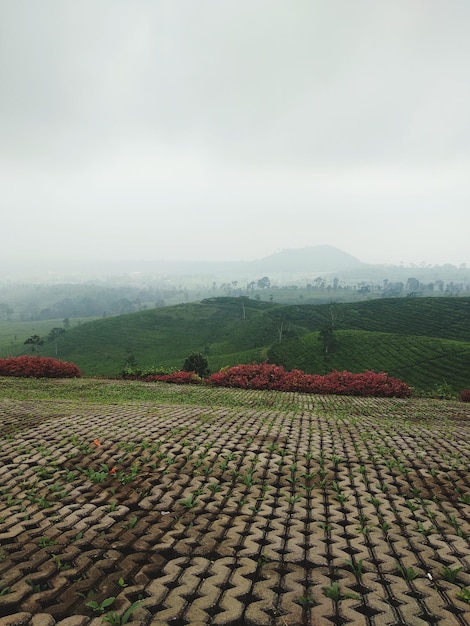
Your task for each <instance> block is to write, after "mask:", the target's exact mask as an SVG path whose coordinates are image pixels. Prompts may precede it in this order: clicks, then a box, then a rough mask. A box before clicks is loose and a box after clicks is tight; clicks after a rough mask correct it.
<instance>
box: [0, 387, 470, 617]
mask: <svg viewBox="0 0 470 626" xmlns="http://www.w3.org/2000/svg"><path fill="white" fill-rule="evenodd" d="M0 384H3V383H2V382H1V381H0ZM74 384H77V383H73V382H64V381H56V383H55V385H56V386H57V387H59V386H61V385H62V388H63V393H62V396H61V397H51V398H49V399H47V398H44V397H43V396H41V394H39V393H37V394H36V395H35V394H34V393H33V392H31V395H30V397H26V396H25V397H22V398H18V397H15V396H14V394H12V396H11V397H7V395H8V394H6V395H5V394H4V396H3V397H0V420H1V422H0V423H1V438H0V625H1V626H6V625H13V624H18V625H23V624H24V625H27V624H31V625H33V626H52V625H53V624H54V623H60V624H63V626H85V625H86V624H93V626H97V625H99V624H102V623H104V624H106V623H109V624H124V623H132V624H141V625H145V626H146V625H151V624H152V625H155V626H164V625H167V624H173V625H177V626H184V625H194V626H202V625H205V624H214V625H215V624H217V625H219V624H220V625H223V624H225V625H271V626H294V625H301V624H304V625H307V624H311V625H323V624H326V625H328V624H330V625H331V624H332V625H334V626H341V625H343V624H354V625H367V626H405V625H406V626H410V625H412V626H414V625H424V624H439V625H441V626H464V625H468V624H470V544H469V537H470V473H469V468H470V406H469V405H467V404H464V403H458V402H451V401H437V400H428V399H402V400H397V399H377V398H352V397H334V396H309V395H302V394H282V393H276V392H254V391H242V390H235V389H232V390H223V393H222V391H221V390H218V389H208V388H204V389H197V390H192V391H191V392H188V391H187V390H186V389H184V388H183V387H178V386H173V388H172V390H171V393H172V394H173V396H174V397H173V399H172V400H171V401H169V400H168V391H167V389H168V387H170V386H169V385H167V386H165V385H162V384H147V385H144V384H140V388H142V389H143V388H144V387H145V389H146V390H147V392H146V395H145V397H143V399H142V400H139V399H134V400H127V401H115V402H113V401H108V402H106V403H104V402H99V401H91V400H90V399H89V398H88V397H87V393H86V383H85V382H82V383H80V384H81V385H82V386H83V387H82V395H83V397H82V398H81V399H77V398H76V397H73V398H72V399H71V398H70V397H69V396H68V394H67V389H68V386H69V385H74ZM100 384H101V385H103V387H105V386H106V385H114V386H116V385H117V384H118V383H116V381H114V382H111V381H109V382H106V381H102V382H101V383H100ZM126 384H127V388H130V386H131V385H132V383H126ZM149 389H151V394H153V397H151V398H149V395H150V392H149V391H148V390H149ZM164 390H165V391H164Z"/></svg>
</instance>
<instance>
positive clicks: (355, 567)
mask: <svg viewBox="0 0 470 626" xmlns="http://www.w3.org/2000/svg"><path fill="white" fill-rule="evenodd" d="M346 565H349V567H350V568H351V570H352V572H353V574H354V575H355V576H356V577H357V578H361V576H362V574H363V572H364V560H363V559H360V560H359V561H356V562H355V563H354V562H353V561H352V560H351V559H348V560H347V561H346Z"/></svg>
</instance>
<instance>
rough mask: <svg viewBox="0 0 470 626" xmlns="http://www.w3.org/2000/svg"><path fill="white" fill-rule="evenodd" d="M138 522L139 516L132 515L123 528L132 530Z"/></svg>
mask: <svg viewBox="0 0 470 626" xmlns="http://www.w3.org/2000/svg"><path fill="white" fill-rule="evenodd" d="M137 522H138V518H137V517H136V516H135V515H134V516H133V517H131V519H130V520H129V521H128V522H127V524H124V526H123V528H125V529H126V530H132V528H134V527H135V525H136V524H137Z"/></svg>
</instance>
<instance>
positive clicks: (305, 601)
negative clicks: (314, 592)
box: [296, 595, 317, 608]
mask: <svg viewBox="0 0 470 626" xmlns="http://www.w3.org/2000/svg"><path fill="white" fill-rule="evenodd" d="M296 602H297V604H300V606H302V607H304V608H308V607H311V606H315V605H316V604H317V603H316V602H315V598H314V597H313V596H311V595H305V596H300V598H297V600H296Z"/></svg>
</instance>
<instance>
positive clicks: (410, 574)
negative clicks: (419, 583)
mask: <svg viewBox="0 0 470 626" xmlns="http://www.w3.org/2000/svg"><path fill="white" fill-rule="evenodd" d="M396 565H397V570H398V571H399V573H400V574H401V576H402V577H403V578H404V579H405V580H408V581H409V582H411V581H412V580H414V579H415V578H418V576H419V573H418V572H417V571H416V570H415V569H414V568H413V567H411V566H410V567H403V566H402V565H400V563H398V562H397V564H396Z"/></svg>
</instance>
